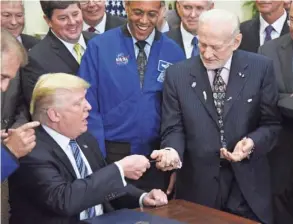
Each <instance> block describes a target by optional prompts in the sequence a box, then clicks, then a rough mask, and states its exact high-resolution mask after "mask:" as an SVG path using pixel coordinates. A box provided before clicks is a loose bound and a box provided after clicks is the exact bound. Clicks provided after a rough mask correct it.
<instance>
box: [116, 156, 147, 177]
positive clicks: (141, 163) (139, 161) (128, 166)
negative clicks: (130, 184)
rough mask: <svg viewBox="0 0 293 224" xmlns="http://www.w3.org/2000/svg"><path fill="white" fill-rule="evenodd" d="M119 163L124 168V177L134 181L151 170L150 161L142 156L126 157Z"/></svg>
mask: <svg viewBox="0 0 293 224" xmlns="http://www.w3.org/2000/svg"><path fill="white" fill-rule="evenodd" d="M117 163H118V164H119V165H120V166H121V167H122V169H123V172H124V176H125V177H127V178H129V179H133V180H138V179H139V178H140V177H141V176H142V175H143V173H144V172H145V171H146V170H147V169H148V168H150V162H149V160H148V159H147V158H146V157H145V156H141V155H131V156H126V157H125V158H123V159H121V160H119V161H118V162H117Z"/></svg>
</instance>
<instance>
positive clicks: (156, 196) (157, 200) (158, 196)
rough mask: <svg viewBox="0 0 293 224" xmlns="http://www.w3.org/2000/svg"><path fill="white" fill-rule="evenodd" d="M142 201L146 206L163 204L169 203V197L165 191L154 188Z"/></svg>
mask: <svg viewBox="0 0 293 224" xmlns="http://www.w3.org/2000/svg"><path fill="white" fill-rule="evenodd" d="M142 203H143V205H144V206H162V205H166V204H168V198H167V195H166V194H165V193H164V192H163V191H161V190H158V189H153V190H151V192H149V193H147V194H146V195H145V196H144V197H143V199H142Z"/></svg>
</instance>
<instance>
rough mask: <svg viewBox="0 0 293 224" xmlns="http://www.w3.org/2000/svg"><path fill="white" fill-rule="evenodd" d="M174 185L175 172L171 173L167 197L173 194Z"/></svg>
mask: <svg viewBox="0 0 293 224" xmlns="http://www.w3.org/2000/svg"><path fill="white" fill-rule="evenodd" d="M175 183H176V172H174V173H172V174H171V176H170V181H169V186H168V188H167V191H166V193H167V195H170V194H171V193H172V192H173V190H174V186H175Z"/></svg>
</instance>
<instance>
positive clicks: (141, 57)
mask: <svg viewBox="0 0 293 224" xmlns="http://www.w3.org/2000/svg"><path fill="white" fill-rule="evenodd" d="M146 44H147V42H146V41H144V40H140V41H137V42H136V46H137V47H138V49H139V52H138V55H137V58H136V63H137V69H138V73H139V77H140V87H141V88H142V86H143V80H144V73H145V70H146V65H147V56H146V53H145V51H144V47H145V45H146Z"/></svg>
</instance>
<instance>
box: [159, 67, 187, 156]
mask: <svg viewBox="0 0 293 224" xmlns="http://www.w3.org/2000/svg"><path fill="white" fill-rule="evenodd" d="M174 66H176V65H174ZM174 66H171V67H170V68H168V69H167V70H166V76H165V81H164V87H163V101H162V125H161V137H162V143H161V148H166V147H171V148H173V149H175V150H176V151H177V152H178V153H179V156H180V158H181V161H183V154H184V148H185V140H184V138H185V136H184V127H183V121H182V113H181V108H180V103H179V98H178V94H177V90H176V86H175V78H176V77H175V76H174V75H176V74H177V73H178V72H180V71H177V70H178V69H176V67H174ZM175 69H176V70H175Z"/></svg>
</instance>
